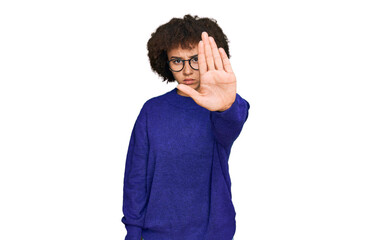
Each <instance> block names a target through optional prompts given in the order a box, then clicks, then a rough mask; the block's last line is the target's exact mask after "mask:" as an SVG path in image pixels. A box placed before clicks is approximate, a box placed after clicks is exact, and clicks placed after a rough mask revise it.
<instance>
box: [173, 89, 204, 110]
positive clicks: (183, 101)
mask: <svg viewBox="0 0 371 240" xmlns="http://www.w3.org/2000/svg"><path fill="white" fill-rule="evenodd" d="M167 95H168V98H167V99H168V101H169V103H170V104H171V105H174V106H177V107H180V108H186V109H199V108H202V107H201V106H200V105H198V104H197V103H196V102H195V101H194V100H193V98H191V97H186V96H182V95H179V94H178V93H177V88H174V89H173V90H171V91H170V92H168V93H167Z"/></svg>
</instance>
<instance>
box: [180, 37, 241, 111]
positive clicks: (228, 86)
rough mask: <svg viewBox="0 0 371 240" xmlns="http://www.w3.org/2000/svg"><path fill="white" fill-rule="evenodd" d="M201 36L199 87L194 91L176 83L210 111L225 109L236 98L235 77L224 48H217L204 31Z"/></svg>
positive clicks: (212, 39)
mask: <svg viewBox="0 0 371 240" xmlns="http://www.w3.org/2000/svg"><path fill="white" fill-rule="evenodd" d="M201 38H202V41H200V42H199V44H198V65H199V71H200V88H199V90H198V91H196V90H195V89H193V88H191V87H189V86H186V85H184V84H178V86H177V88H178V89H179V90H180V91H182V92H184V93H186V94H188V95H189V96H190V97H191V98H192V99H193V100H194V101H195V102H196V103H197V104H198V105H200V106H202V107H204V108H206V109H208V110H210V111H225V110H227V109H228V108H230V107H231V106H232V104H233V102H234V101H235V99H236V77H235V75H234V73H233V71H232V67H231V64H230V62H229V59H228V56H227V54H226V52H225V51H224V49H223V48H219V49H218V47H217V45H216V43H215V40H214V38H213V37H209V36H208V34H207V33H206V32H203V33H202V35H201Z"/></svg>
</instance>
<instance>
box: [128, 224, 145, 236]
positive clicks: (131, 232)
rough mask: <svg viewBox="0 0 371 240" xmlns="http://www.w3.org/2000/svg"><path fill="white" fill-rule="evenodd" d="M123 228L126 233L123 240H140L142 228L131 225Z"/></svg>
mask: <svg viewBox="0 0 371 240" xmlns="http://www.w3.org/2000/svg"><path fill="white" fill-rule="evenodd" d="M125 228H126V231H127V234H126V237H125V240H140V237H141V235H142V228H140V227H137V226H133V225H125Z"/></svg>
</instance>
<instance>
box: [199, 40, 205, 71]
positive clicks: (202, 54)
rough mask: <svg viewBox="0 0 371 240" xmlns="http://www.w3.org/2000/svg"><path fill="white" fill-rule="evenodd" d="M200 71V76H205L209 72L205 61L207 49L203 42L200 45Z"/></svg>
mask: <svg viewBox="0 0 371 240" xmlns="http://www.w3.org/2000/svg"><path fill="white" fill-rule="evenodd" d="M198 69H199V70H200V74H201V75H202V74H204V73H206V71H207V66H206V59H205V47H204V43H203V41H200V42H199V43H198Z"/></svg>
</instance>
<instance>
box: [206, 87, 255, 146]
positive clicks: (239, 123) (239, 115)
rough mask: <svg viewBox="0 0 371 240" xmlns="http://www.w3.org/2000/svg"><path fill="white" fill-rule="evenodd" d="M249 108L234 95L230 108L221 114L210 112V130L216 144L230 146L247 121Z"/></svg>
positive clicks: (237, 95) (246, 103)
mask: <svg viewBox="0 0 371 240" xmlns="http://www.w3.org/2000/svg"><path fill="white" fill-rule="evenodd" d="M249 108H250V105H249V103H248V102H247V101H246V100H245V99H243V98H242V97H241V96H240V95H239V94H237V93H236V99H235V101H234V102H233V104H232V106H231V107H230V108H228V109H227V110H225V111H223V112H218V111H212V112H211V116H210V117H211V122H212V130H213V133H214V136H215V138H216V141H217V142H219V143H220V144H221V145H223V146H225V147H231V146H232V144H233V142H234V141H235V140H236V139H237V137H238V136H239V135H240V132H241V130H242V127H243V125H244V123H245V122H246V120H247V117H248V115H249Z"/></svg>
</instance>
